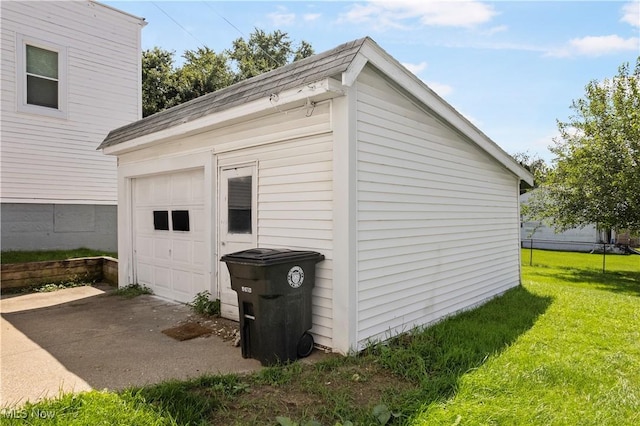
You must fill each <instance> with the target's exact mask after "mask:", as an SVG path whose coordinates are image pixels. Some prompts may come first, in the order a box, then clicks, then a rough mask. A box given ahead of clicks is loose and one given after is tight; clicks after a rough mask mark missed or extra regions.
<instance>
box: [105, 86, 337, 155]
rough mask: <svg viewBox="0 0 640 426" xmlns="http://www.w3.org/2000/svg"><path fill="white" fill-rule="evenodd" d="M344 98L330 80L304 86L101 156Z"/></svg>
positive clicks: (145, 137) (115, 147)
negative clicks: (251, 118)
mask: <svg viewBox="0 0 640 426" xmlns="http://www.w3.org/2000/svg"><path fill="white" fill-rule="evenodd" d="M343 94H344V92H343V91H342V89H341V86H340V83H339V82H338V81H336V80H334V79H332V78H325V79H324V80H321V81H318V82H315V83H312V84H309V83H307V84H304V85H303V86H300V87H295V88H292V89H289V90H285V91H283V92H281V93H279V94H278V98H277V101H274V100H273V99H272V98H270V97H265V98H261V99H258V100H255V101H252V102H248V103H246V104H243V105H239V106H236V107H232V108H229V109H225V110H222V111H219V112H216V113H213V114H209V115H206V116H204V117H201V118H198V119H196V120H193V121H188V122H185V123H183V124H180V125H178V126H173V127H169V128H167V129H164V130H160V131H158V132H154V133H149V134H146V135H142V136H140V137H137V138H135V139H131V140H128V141H126V142H122V143H119V144H116V145H112V146H106V147H104V148H102V152H103V153H104V154H107V155H120V154H124V153H127V152H130V151H135V150H139V149H143V148H146V147H148V146H150V145H154V144H157V143H161V142H163V141H167V140H170V139H175V138H180V137H183V136H186V135H189V134H196V133H203V132H206V131H208V130H210V129H212V128H215V127H219V126H222V125H224V124H225V123H229V122H233V121H235V120H238V119H240V118H243V117H247V116H251V115H256V114H260V113H265V112H268V111H269V110H273V111H274V112H275V111H278V110H280V111H284V110H286V109H288V108H291V107H294V106H296V104H299V106H304V105H305V104H306V102H307V101H311V102H320V101H323V100H326V99H330V98H334V97H336V96H341V95H343Z"/></svg>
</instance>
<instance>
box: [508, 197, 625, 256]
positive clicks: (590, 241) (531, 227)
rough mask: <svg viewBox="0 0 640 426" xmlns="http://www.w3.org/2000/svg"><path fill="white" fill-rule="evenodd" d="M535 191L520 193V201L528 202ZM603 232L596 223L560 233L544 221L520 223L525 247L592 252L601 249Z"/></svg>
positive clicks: (521, 237) (521, 236)
mask: <svg viewBox="0 0 640 426" xmlns="http://www.w3.org/2000/svg"><path fill="white" fill-rule="evenodd" d="M534 191H536V190H533V191H529V192H525V193H524V194H522V195H520V203H521V204H526V203H527V201H528V200H529V197H531V195H532V194H533V193H534ZM603 234H604V233H603V232H600V231H598V229H597V228H596V226H595V225H588V226H585V227H584V228H572V229H567V230H566V231H563V232H558V233H556V231H555V230H554V229H553V227H551V226H547V225H546V224H545V223H543V222H538V221H523V222H522V223H521V225H520V239H521V240H522V247H523V248H532V247H533V248H536V249H545V250H564V251H582V252H590V251H592V250H594V249H595V250H598V249H601V248H599V247H598V246H597V243H602V241H603V237H604V235H603ZM614 235H615V233H614Z"/></svg>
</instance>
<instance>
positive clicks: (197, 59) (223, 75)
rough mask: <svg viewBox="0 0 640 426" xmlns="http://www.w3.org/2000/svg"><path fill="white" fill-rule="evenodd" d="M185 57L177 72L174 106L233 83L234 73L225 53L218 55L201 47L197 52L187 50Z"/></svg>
mask: <svg viewBox="0 0 640 426" xmlns="http://www.w3.org/2000/svg"><path fill="white" fill-rule="evenodd" d="M183 57H184V59H185V62H184V64H183V65H182V67H180V68H178V69H177V70H176V72H175V76H176V83H177V84H176V87H177V93H178V96H177V98H176V99H174V100H173V102H172V104H173V105H177V104H179V103H182V102H187V101H190V100H191V99H195V98H197V97H199V96H202V95H204V94H207V93H211V92H215V91H216V90H220V89H222V88H225V87H227V86H229V85H231V84H232V83H233V73H232V72H231V68H230V66H229V58H228V57H227V55H226V54H225V53H220V54H217V53H215V52H214V51H213V50H211V49H209V48H208V47H200V48H198V49H197V50H187V51H186V52H184V55H183ZM173 105H171V106H173Z"/></svg>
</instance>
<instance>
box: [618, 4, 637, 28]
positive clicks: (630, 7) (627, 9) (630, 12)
mask: <svg viewBox="0 0 640 426" xmlns="http://www.w3.org/2000/svg"><path fill="white" fill-rule="evenodd" d="M622 13H623V15H622V19H620V21H622V22H626V23H627V24H630V25H632V26H634V27H640V3H638V2H637V1H631V2H629V3H627V4H625V5H624V6H622Z"/></svg>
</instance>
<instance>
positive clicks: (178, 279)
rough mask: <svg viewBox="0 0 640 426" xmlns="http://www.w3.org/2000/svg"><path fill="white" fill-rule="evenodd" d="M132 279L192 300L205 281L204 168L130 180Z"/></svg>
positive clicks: (169, 295) (166, 294) (173, 296)
mask: <svg viewBox="0 0 640 426" xmlns="http://www.w3.org/2000/svg"><path fill="white" fill-rule="evenodd" d="M132 205H133V216H134V221H133V223H134V227H133V254H134V256H133V274H134V280H133V281H134V282H136V283H138V284H140V285H145V286H147V287H149V288H151V289H152V290H153V292H154V293H155V294H157V295H159V296H162V297H166V298H170V299H173V300H178V301H181V302H190V301H192V300H193V297H194V296H195V295H196V294H197V293H199V292H201V291H205V290H209V286H208V283H207V282H206V280H205V275H206V274H205V253H206V250H205V234H204V228H205V226H204V171H203V169H196V170H190V171H185V172H177V173H167V174H160V175H154V176H146V177H138V178H135V179H132Z"/></svg>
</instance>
